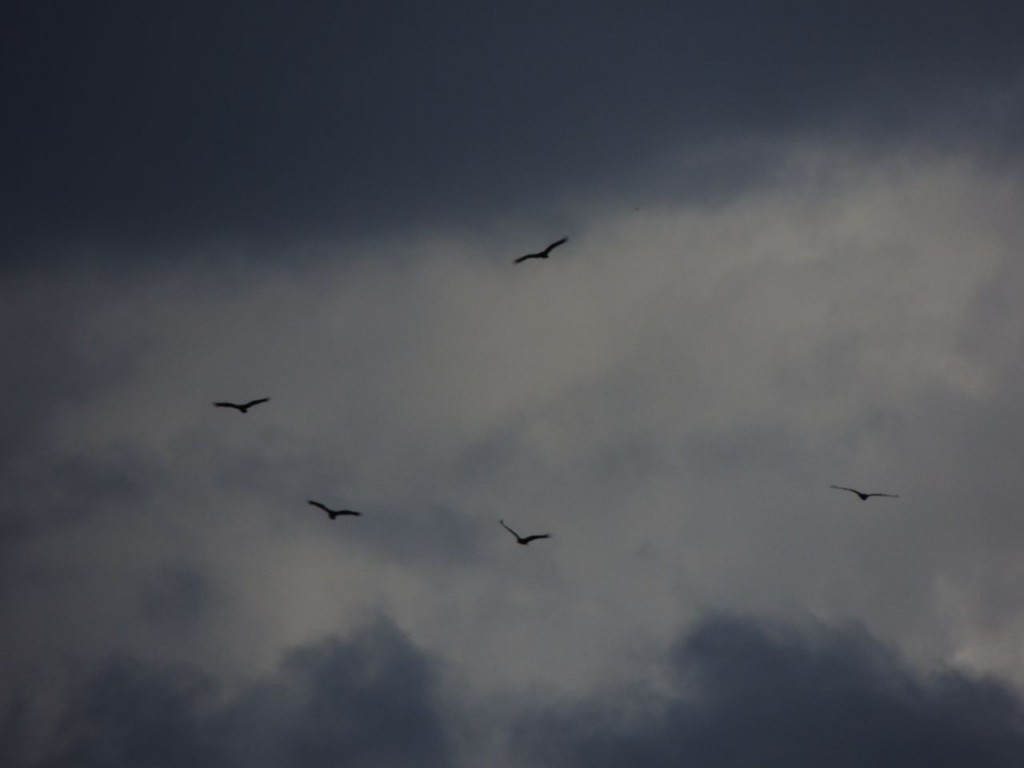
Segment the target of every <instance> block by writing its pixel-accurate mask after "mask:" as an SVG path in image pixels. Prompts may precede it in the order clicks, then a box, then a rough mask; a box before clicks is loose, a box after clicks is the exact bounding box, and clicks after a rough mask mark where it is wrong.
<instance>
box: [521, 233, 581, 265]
mask: <svg viewBox="0 0 1024 768" xmlns="http://www.w3.org/2000/svg"><path fill="white" fill-rule="evenodd" d="M568 241H569V238H568V237H563V238H562V239H561V240H555V242H553V243H552V244H551V245H549V246H548V247H547V248H545V249H544V250H543V251H541V252H540V253H528V254H526V255H525V256H520V257H519V258H518V259H516V260H515V262H513V263H515V264H518V263H519V262H521V261H526V260H527V259H546V258H547V257H548V255H549V254H550V253H551V252H552V251H553V250H554V249H555V248H557V247H558V246H560V245H561V244H562V243H565V242H568Z"/></svg>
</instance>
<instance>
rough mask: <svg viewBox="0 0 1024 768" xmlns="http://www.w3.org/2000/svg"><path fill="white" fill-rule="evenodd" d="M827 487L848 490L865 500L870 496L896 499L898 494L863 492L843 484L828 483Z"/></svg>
mask: <svg viewBox="0 0 1024 768" xmlns="http://www.w3.org/2000/svg"><path fill="white" fill-rule="evenodd" d="M829 488H835V489H836V490H837V491H849V492H850V493H856V494H857V495H858V496H860V500H861V501H867V500H868V499H870V498H871V497H872V496H885V497H887V498H890V499H898V498H899V494H896V493H864V492H862V491H858V490H857V489H856V488H847V487H846V486H845V485H830V486H829Z"/></svg>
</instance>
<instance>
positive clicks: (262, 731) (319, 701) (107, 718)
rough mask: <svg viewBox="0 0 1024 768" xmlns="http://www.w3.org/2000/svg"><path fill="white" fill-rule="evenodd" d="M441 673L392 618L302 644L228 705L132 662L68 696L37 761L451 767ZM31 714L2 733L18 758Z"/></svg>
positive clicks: (114, 665)
mask: <svg viewBox="0 0 1024 768" xmlns="http://www.w3.org/2000/svg"><path fill="white" fill-rule="evenodd" d="M435 678H436V674H435V670H434V668H433V666H432V663H431V662H430V660H429V659H428V658H427V657H425V656H423V655H422V654H421V653H420V652H419V651H418V650H417V649H416V648H415V647H413V646H412V645H410V643H409V642H408V640H407V639H406V638H405V636H404V635H402V634H401V633H400V632H399V631H398V630H396V629H395V628H393V627H391V626H390V625H386V624H378V625H375V626H373V627H371V628H369V629H365V630H363V631H362V632H360V633H357V634H356V635H355V636H353V637H352V638H351V639H349V640H346V641H341V640H337V639H333V640H328V641H325V642H323V643H320V644H318V645H311V646H308V647H304V648H302V649H300V650H297V651H294V652H292V653H291V654H289V656H288V657H287V658H286V659H285V661H284V663H283V664H282V666H281V667H280V670H279V672H278V673H277V674H276V675H274V676H273V677H271V678H270V679H268V680H265V681H263V682H261V683H258V684H254V685H252V686H250V687H248V688H245V689H243V690H242V691H241V692H239V693H237V694H236V695H233V696H231V697H229V698H228V699H227V700H226V701H224V700H218V698H217V689H216V685H215V683H214V681H213V680H211V679H210V678H209V677H208V676H206V675H205V674H204V673H202V672H201V671H199V670H197V669H195V668H181V667H174V668H168V667H158V666H154V665H149V664H146V663H143V662H140V661H137V660H130V659H124V658H122V659H119V660H115V661H112V662H110V663H109V664H107V665H106V666H105V667H104V668H103V669H102V670H100V671H99V672H97V673H96V674H95V675H93V677H92V678H91V680H90V681H89V682H88V683H87V684H86V685H84V686H83V687H82V688H81V689H80V690H79V691H78V693H77V694H76V695H74V696H73V697H72V698H71V699H70V701H69V703H68V705H67V707H66V709H65V711H64V713H63V715H62V716H61V718H60V720H59V724H58V726H57V732H56V734H55V736H54V738H53V740H52V742H51V744H50V746H49V748H48V751H47V754H46V755H45V756H44V757H43V758H42V759H41V760H40V761H39V762H38V763H34V764H37V765H40V766H47V767H48V768H57V767H58V766H76V767H83V768H84V767H88V766H101V765H102V766H109V767H110V768H114V767H115V766H125V767H126V768H127V766H140V765H149V766H186V765H187V766H192V767H193V768H197V767H202V766H243V765H244V766H250V767H252V768H258V767H259V766H284V765H302V766H309V768H316V767H317V766H336V765H351V766H361V765H365V766H382V767H385V768H386V767H388V766H405V765H408V766H413V765H415V766H441V765H450V764H452V757H451V754H450V744H449V739H448V737H447V735H446V732H445V726H444V724H443V723H442V721H441V719H440V716H439V710H438V705H437V703H436V701H435V694H436V691H435V684H436V679H435ZM23 710H24V707H23V705H18V707H17V708H16V709H12V710H11V712H10V713H9V714H8V716H7V718H6V724H5V727H4V729H3V732H2V734H0V735H2V737H3V742H2V744H0V746H4V747H5V748H6V749H7V754H8V755H16V754H17V752H18V750H19V749H21V747H20V745H18V744H17V743H16V741H15V739H13V738H12V737H11V735H10V734H8V733H7V732H8V731H10V730H13V729H14V728H15V727H16V726H18V724H19V723H20V722H21V721H23V720H24V711H23ZM21 764H24V763H21Z"/></svg>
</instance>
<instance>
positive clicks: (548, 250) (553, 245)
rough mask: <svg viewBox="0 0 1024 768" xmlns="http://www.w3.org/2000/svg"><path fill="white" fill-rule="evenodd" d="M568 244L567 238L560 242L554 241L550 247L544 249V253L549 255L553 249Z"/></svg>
mask: <svg viewBox="0 0 1024 768" xmlns="http://www.w3.org/2000/svg"><path fill="white" fill-rule="evenodd" d="M567 242H569V238H568V237H563V238H562V239H561V240H555V242H553V243H552V244H551V245H549V246H548V247H547V248H545V249H544V253H551V252H552V251H553V250H555V248H557V247H558V246H560V245H562V244H563V243H567Z"/></svg>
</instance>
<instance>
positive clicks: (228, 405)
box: [214, 397, 270, 413]
mask: <svg viewBox="0 0 1024 768" xmlns="http://www.w3.org/2000/svg"><path fill="white" fill-rule="evenodd" d="M268 400H270V398H269V397H261V398H260V399H259V400H250V401H249V402H248V403H243V404H239V403H214V405H216V406H217V407H218V408H236V409H238V411H240V412H241V413H245V412H246V411H248V410H249V409H250V408H252V407H253V406H254V405H259V404H260V403H265V402H267V401H268Z"/></svg>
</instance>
